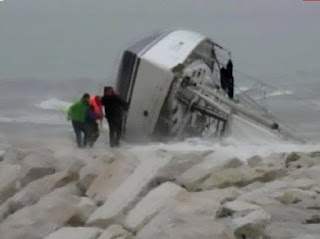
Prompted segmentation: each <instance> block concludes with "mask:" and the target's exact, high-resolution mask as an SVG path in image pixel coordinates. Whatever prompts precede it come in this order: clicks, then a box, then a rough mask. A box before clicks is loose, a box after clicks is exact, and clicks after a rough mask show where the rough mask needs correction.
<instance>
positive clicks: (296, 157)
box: [286, 153, 300, 167]
mask: <svg viewBox="0 0 320 239" xmlns="http://www.w3.org/2000/svg"><path fill="white" fill-rule="evenodd" d="M299 159H300V155H298V154H297V153H291V154H289V155H288V156H287V159H286V166H287V167H288V166H289V164H290V163H291V162H295V161H298V160H299Z"/></svg>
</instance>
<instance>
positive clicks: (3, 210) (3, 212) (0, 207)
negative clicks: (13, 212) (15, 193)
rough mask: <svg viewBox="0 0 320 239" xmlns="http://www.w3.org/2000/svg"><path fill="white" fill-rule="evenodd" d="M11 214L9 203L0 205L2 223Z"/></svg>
mask: <svg viewBox="0 0 320 239" xmlns="http://www.w3.org/2000/svg"><path fill="white" fill-rule="evenodd" d="M9 214H10V209H9V205H8V203H3V204H2V205H0V223H2V221H3V220H4V219H5V218H6V217H7V216H8V215H9Z"/></svg>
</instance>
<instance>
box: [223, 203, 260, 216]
mask: <svg viewBox="0 0 320 239" xmlns="http://www.w3.org/2000/svg"><path fill="white" fill-rule="evenodd" d="M260 208H261V207H260V206H258V205H256V204H252V203H248V202H244V201H240V200H235V201H231V202H226V203H225V204H223V206H222V207H221V208H220V209H219V211H218V212H217V216H218V217H225V216H231V215H233V214H234V213H247V212H248V211H254V210H258V209H260Z"/></svg>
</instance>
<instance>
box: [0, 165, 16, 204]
mask: <svg viewBox="0 0 320 239" xmlns="http://www.w3.org/2000/svg"><path fill="white" fill-rule="evenodd" d="M19 172H20V166H17V165H9V164H4V165H1V167H0V205H1V204H2V203H3V202H4V201H6V200H7V199H8V198H9V197H11V196H12V195H13V194H14V193H15V192H16V190H17V181H18V179H19Z"/></svg>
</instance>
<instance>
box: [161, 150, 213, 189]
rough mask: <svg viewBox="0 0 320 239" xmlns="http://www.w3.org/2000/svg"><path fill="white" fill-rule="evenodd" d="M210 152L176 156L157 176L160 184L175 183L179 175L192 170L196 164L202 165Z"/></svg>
mask: <svg viewBox="0 0 320 239" xmlns="http://www.w3.org/2000/svg"><path fill="white" fill-rule="evenodd" d="M206 154H208V152H197V153H186V154H181V153H180V154H176V155H174V156H173V158H172V159H171V160H170V163H168V164H167V165H166V166H165V167H164V168H162V169H161V170H160V171H159V172H158V175H157V181H158V182H159V183H161V182H166V181H175V180H176V178H177V177H179V175H181V174H182V173H183V172H185V171H186V170H187V169H189V168H191V167H192V166H194V165H195V164H198V163H201V162H202V161H203V159H204V157H205V156H206Z"/></svg>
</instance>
